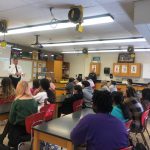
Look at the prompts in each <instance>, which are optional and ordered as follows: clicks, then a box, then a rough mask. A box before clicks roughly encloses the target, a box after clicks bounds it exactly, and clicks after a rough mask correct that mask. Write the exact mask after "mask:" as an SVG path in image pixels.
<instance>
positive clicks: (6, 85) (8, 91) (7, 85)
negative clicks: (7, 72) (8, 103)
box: [1, 77, 15, 97]
mask: <svg viewBox="0 0 150 150" xmlns="http://www.w3.org/2000/svg"><path fill="white" fill-rule="evenodd" d="M1 86H2V92H3V95H4V97H8V96H10V95H12V94H15V93H13V92H14V87H13V85H12V81H11V79H10V78H9V77H4V78H3V79H2V81H1Z"/></svg>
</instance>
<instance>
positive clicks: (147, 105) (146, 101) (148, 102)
mask: <svg viewBox="0 0 150 150" xmlns="http://www.w3.org/2000/svg"><path fill="white" fill-rule="evenodd" d="M141 103H142V105H143V107H144V110H148V109H150V89H149V88H145V89H143V90H142V99H141Z"/></svg>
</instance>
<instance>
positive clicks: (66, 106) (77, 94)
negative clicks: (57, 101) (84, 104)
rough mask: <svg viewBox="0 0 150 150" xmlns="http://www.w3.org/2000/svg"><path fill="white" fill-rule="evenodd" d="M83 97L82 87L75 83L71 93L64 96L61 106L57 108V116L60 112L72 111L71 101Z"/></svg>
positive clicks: (68, 112)
mask: <svg viewBox="0 0 150 150" xmlns="http://www.w3.org/2000/svg"><path fill="white" fill-rule="evenodd" d="M82 98H83V93H82V87H81V86H80V85H75V86H74V90H73V95H72V96H71V97H69V98H65V100H64V102H63V103H62V106H61V107H59V108H58V117H60V116H61V114H70V113H72V112H73V102H75V101H77V100H80V99H82Z"/></svg>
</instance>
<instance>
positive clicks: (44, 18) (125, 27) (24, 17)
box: [0, 0, 150, 52]
mask: <svg viewBox="0 0 150 150" xmlns="http://www.w3.org/2000/svg"><path fill="white" fill-rule="evenodd" d="M134 1H135V0H92V1H91V0H65V1H64V0H13V1H12V0H1V5H0V19H6V20H8V28H17V27H22V26H28V25H36V24H43V23H47V22H50V21H51V19H52V17H51V15H50V11H49V8H50V7H54V9H53V14H54V16H55V17H56V18H57V19H59V20H67V16H68V15H67V14H68V11H69V8H70V6H72V5H82V6H83V7H84V17H88V16H96V15H103V14H108V13H109V14H111V15H112V16H113V17H114V20H115V21H114V22H113V23H108V24H102V25H93V26H88V27H85V30H84V32H83V33H78V32H77V31H75V29H74V28H69V29H59V30H50V31H41V32H32V33H24V34H18V35H7V36H6V40H7V41H8V42H11V43H17V44H20V45H25V46H30V45H31V44H32V43H35V37H34V35H36V34H39V35H40V37H39V41H40V42H41V43H59V42H69V41H80V40H81V41H86V40H95V39H114V38H128V37H141V35H140V34H139V32H138V31H137V29H136V27H135V26H134V23H133V14H134ZM0 38H1V39H2V37H0ZM131 44H132V45H134V46H135V47H137V48H146V47H148V48H150V46H149V44H148V43H147V42H140V43H137V42H136V43H126V44H123V43H119V44H102V45H90V46H86V45H82V46H64V47H53V48H50V47H49V48H44V49H46V50H48V51H56V52H57V51H58V52H61V51H68V50H74V49H75V50H79V49H82V48H83V47H87V48H88V49H92V50H94V49H111V48H113V49H115V48H117V49H118V47H120V46H121V47H123V48H126V47H127V46H128V45H131Z"/></svg>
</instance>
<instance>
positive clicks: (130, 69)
mask: <svg viewBox="0 0 150 150" xmlns="http://www.w3.org/2000/svg"><path fill="white" fill-rule="evenodd" d="M113 75H114V76H119V77H140V76H141V64H140V63H114V64H113Z"/></svg>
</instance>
